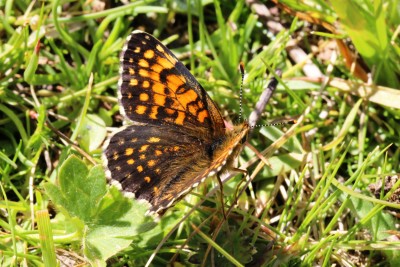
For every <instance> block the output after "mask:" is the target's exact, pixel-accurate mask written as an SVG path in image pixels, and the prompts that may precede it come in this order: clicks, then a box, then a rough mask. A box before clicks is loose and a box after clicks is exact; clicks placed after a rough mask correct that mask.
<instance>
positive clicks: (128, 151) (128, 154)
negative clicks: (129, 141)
mask: <svg viewBox="0 0 400 267" xmlns="http://www.w3.org/2000/svg"><path fill="white" fill-rule="evenodd" d="M132 154H133V148H131V147H129V148H127V149H125V156H130V155H132Z"/></svg>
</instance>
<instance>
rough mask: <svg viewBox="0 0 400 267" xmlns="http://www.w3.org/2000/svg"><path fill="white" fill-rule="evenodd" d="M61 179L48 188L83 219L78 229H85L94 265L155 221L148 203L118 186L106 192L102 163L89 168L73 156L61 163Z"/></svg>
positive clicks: (87, 252) (59, 202)
mask: <svg viewBox="0 0 400 267" xmlns="http://www.w3.org/2000/svg"><path fill="white" fill-rule="evenodd" d="M58 180H59V187H57V186H55V185H53V184H46V185H45V189H46V191H47V193H48V195H49V196H50V198H51V199H52V200H53V202H55V203H56V204H57V205H60V206H61V207H62V208H63V209H65V211H66V212H67V213H69V215H70V216H75V217H77V218H79V219H80V220H81V221H82V222H83V223H84V225H82V226H81V227H80V229H78V230H79V231H81V232H83V246H82V247H83V251H84V254H85V256H86V257H87V258H88V260H89V261H90V262H91V263H92V265H95V266H105V261H106V260H107V259H108V258H109V257H111V256H113V255H115V254H116V253H118V252H119V251H121V250H122V249H124V248H126V247H128V246H129V245H130V243H132V240H133V238H134V237H136V236H138V235H139V234H140V233H143V232H147V231H150V230H151V229H153V228H154V227H155V225H156V224H155V223H154V221H153V218H152V217H150V216H146V215H145V214H146V212H147V211H148V210H149V204H148V203H143V202H140V201H137V200H134V199H128V198H126V197H124V196H122V194H121V193H120V192H119V191H118V189H116V188H115V187H111V189H110V190H109V193H108V194H106V193H107V190H106V178H105V175H104V171H103V169H102V167H101V166H99V165H98V166H94V167H93V168H91V169H90V170H88V168H87V166H86V164H85V162H83V161H82V160H80V159H78V158H77V157H76V156H71V157H69V158H68V159H67V160H65V162H64V163H63V165H62V166H61V167H60V173H59V177H58ZM76 225H77V226H78V227H79V223H76Z"/></svg>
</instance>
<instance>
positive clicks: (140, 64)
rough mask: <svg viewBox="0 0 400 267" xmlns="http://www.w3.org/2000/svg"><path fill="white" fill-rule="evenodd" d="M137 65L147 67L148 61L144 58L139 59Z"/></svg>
mask: <svg viewBox="0 0 400 267" xmlns="http://www.w3.org/2000/svg"><path fill="white" fill-rule="evenodd" d="M138 65H139V66H140V67H142V68H148V67H149V62H148V61H147V60H144V59H140V60H139V62H138Z"/></svg>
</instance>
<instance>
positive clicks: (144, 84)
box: [142, 81, 150, 88]
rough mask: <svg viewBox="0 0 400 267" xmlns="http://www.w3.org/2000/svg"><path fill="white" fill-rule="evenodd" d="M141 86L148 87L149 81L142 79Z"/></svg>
mask: <svg viewBox="0 0 400 267" xmlns="http://www.w3.org/2000/svg"><path fill="white" fill-rule="evenodd" d="M142 86H143V88H149V87H150V83H149V81H143V83H142Z"/></svg>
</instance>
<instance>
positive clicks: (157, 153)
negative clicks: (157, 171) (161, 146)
mask: <svg viewBox="0 0 400 267" xmlns="http://www.w3.org/2000/svg"><path fill="white" fill-rule="evenodd" d="M162 153H163V152H162V151H161V150H156V151H154V154H155V155H156V156H160V155H162Z"/></svg>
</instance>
